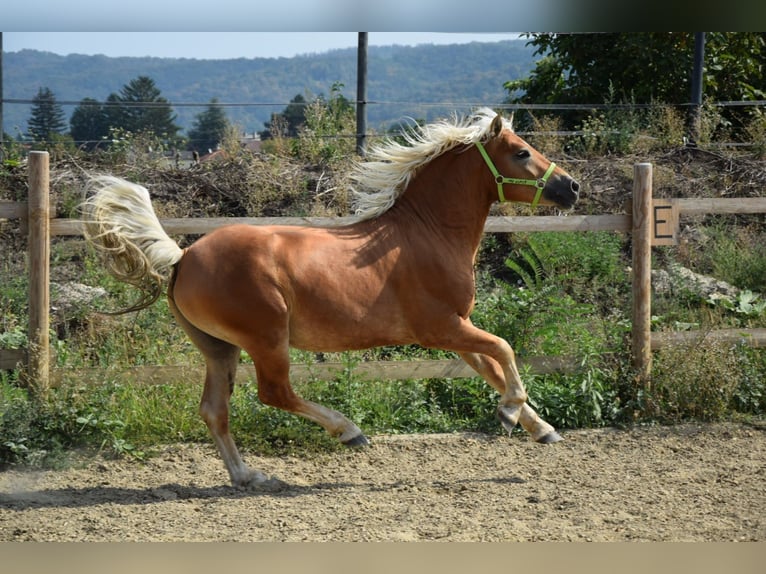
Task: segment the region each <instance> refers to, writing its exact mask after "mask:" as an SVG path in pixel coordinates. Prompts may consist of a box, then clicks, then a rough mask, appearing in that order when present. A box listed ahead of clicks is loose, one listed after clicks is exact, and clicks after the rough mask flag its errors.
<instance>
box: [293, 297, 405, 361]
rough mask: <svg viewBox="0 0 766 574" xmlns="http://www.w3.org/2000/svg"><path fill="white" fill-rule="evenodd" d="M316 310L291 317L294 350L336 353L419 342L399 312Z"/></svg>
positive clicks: (391, 310)
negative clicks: (383, 313) (365, 312)
mask: <svg viewBox="0 0 766 574" xmlns="http://www.w3.org/2000/svg"><path fill="white" fill-rule="evenodd" d="M312 311H313V312H312V313H307V314H302V313H293V314H292V315H291V318H290V346H291V347H295V348H296V349H303V350H306V351H317V352H320V351H321V352H334V351H347V350H355V349H369V348H372V347H381V346H384V345H405V344H410V343H414V342H416V341H415V339H414V336H413V334H412V332H411V331H410V328H409V326H408V325H407V324H406V322H405V321H404V320H403V318H402V317H400V316H398V313H396V310H395V309H390V311H389V313H387V314H385V315H381V314H379V313H367V314H364V313H354V312H349V309H343V310H340V309H331V308H327V307H325V308H324V309H313V310H312Z"/></svg>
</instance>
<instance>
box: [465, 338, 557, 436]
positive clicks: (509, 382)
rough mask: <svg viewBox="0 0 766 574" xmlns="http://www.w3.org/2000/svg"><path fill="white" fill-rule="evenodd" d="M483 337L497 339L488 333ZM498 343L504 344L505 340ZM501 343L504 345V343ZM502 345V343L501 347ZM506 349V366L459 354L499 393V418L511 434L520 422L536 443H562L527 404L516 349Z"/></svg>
mask: <svg viewBox="0 0 766 574" xmlns="http://www.w3.org/2000/svg"><path fill="white" fill-rule="evenodd" d="M477 330H478V329H477ZM482 333H483V331H482ZM484 334H485V335H488V336H489V337H494V335H489V334H488V333H484ZM499 340H500V341H502V339H499ZM502 342H503V343H505V341H502ZM503 346H504V345H502V344H500V347H501V348H502V347H503ZM505 346H507V349H506V350H505V351H504V356H505V357H506V361H507V362H506V364H504V365H503V364H501V362H500V361H498V360H497V359H494V358H492V357H490V356H489V355H487V354H483V353H476V352H460V353H459V354H460V356H461V357H462V359H463V360H464V361H465V362H466V363H468V365H469V366H470V367H471V368H473V369H474V370H475V371H476V372H477V373H478V374H479V375H481V376H482V378H483V379H484V380H485V381H487V382H488V383H489V384H490V385H492V387H494V388H495V389H496V390H497V391H498V392H499V393H500V395H501V397H500V404H499V405H498V408H497V415H498V418H499V419H500V422H501V423H502V424H503V427H504V428H505V429H506V430H507V431H508V432H509V433H510V432H511V431H512V430H513V428H514V427H515V426H516V423H517V422H518V423H519V424H521V426H522V428H523V429H524V430H526V431H527V432H528V433H529V434H530V435H531V436H532V438H533V439H534V440H535V441H537V442H540V443H544V444H549V443H554V442H558V441H560V440H561V436H560V435H559V434H558V433H557V432H556V430H555V429H554V428H553V427H552V426H551V425H550V424H548V423H547V422H545V421H544V420H543V419H542V418H541V417H540V416H539V415H538V414H537V413H536V412H535V411H534V409H533V408H532V407H530V406H529V404H528V403H527V393H526V390H525V389H524V384H523V383H522V381H521V376H520V375H519V371H518V368H517V366H516V360H515V355H514V353H513V349H511V347H510V345H508V344H507V343H505Z"/></svg>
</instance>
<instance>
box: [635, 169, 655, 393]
mask: <svg viewBox="0 0 766 574" xmlns="http://www.w3.org/2000/svg"><path fill="white" fill-rule="evenodd" d="M653 219H654V218H653V217H652V164H650V163H638V164H635V165H634V166H633V225H632V232H633V234H632V242H633V332H632V340H631V360H632V365H633V368H634V369H635V370H636V372H637V379H638V383H639V384H640V385H642V386H643V387H644V388H645V389H648V388H649V377H650V374H651V370H652V334H651V318H652V303H651V302H652V236H653V233H652V224H653Z"/></svg>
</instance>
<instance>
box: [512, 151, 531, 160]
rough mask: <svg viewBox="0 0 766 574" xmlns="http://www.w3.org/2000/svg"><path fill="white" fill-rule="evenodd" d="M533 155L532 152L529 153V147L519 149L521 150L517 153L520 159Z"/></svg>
mask: <svg viewBox="0 0 766 574" xmlns="http://www.w3.org/2000/svg"><path fill="white" fill-rule="evenodd" d="M531 155H532V154H530V153H529V150H528V149H523V150H521V151H519V152H517V153H516V157H517V158H518V159H527V158H529V156H531Z"/></svg>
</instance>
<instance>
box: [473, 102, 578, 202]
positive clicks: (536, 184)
mask: <svg viewBox="0 0 766 574" xmlns="http://www.w3.org/2000/svg"><path fill="white" fill-rule="evenodd" d="M489 133H490V139H489V140H488V141H487V142H486V144H482V143H480V142H477V143H476V147H477V148H478V150H479V152H480V153H481V155H482V157H483V158H484V161H485V162H486V164H487V166H488V168H489V170H488V171H489V172H490V173H491V177H492V178H493V181H494V184H495V185H496V187H497V196H498V199H499V201H518V202H522V203H531V204H532V205H533V206H536V205H538V204H539V205H556V206H559V207H563V208H570V207H572V206H573V205H574V204H575V202H576V201H577V198H578V196H579V193H580V184H579V183H578V182H577V181H576V180H575V179H574V178H572V176H570V175H569V174H568V173H567V172H565V171H564V170H563V169H561V168H560V167H559V166H557V165H556V164H555V163H553V162H551V161H550V160H548V159H547V158H546V157H545V156H544V155H543V154H541V153H540V152H539V151H537V150H536V149H535V148H533V147H532V146H531V145H529V144H528V143H527V142H525V141H524V140H523V139H521V138H520V137H519V136H517V135H516V134H515V133H514V132H513V130H511V129H510V128H508V127H506V126H505V125H504V122H503V118H502V117H501V116H500V115H497V116H495V118H494V119H493V120H492V124H491V125H490V129H489ZM488 175H489V174H488Z"/></svg>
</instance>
